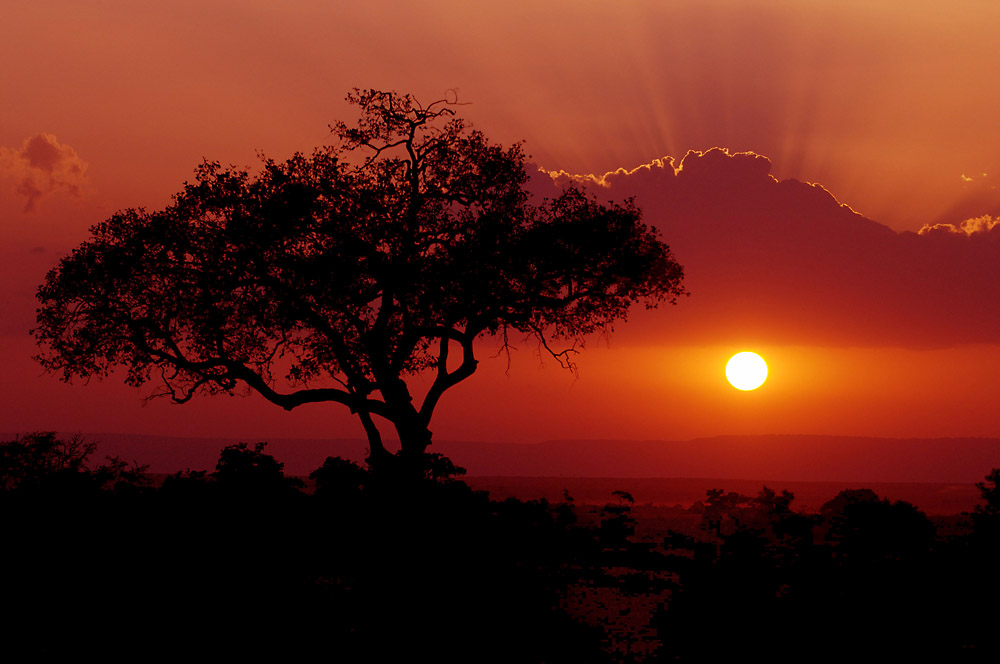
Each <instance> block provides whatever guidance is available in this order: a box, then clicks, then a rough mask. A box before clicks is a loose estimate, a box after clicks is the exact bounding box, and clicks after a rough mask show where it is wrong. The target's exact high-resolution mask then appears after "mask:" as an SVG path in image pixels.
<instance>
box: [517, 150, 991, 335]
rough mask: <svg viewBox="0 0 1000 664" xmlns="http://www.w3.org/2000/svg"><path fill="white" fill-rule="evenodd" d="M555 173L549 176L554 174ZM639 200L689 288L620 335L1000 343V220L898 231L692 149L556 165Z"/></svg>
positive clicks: (765, 162) (553, 183)
mask: <svg viewBox="0 0 1000 664" xmlns="http://www.w3.org/2000/svg"><path fill="white" fill-rule="evenodd" d="M543 173H545V172H544V171H543ZM546 174H547V175H548V176H549V177H548V178H545V177H540V178H538V182H537V183H536V184H535V185H534V186H535V189H536V190H537V193H541V194H543V195H552V192H554V191H556V190H557V188H559V187H563V186H566V185H567V184H569V183H571V182H573V183H576V184H577V185H578V186H584V187H587V188H589V189H591V190H592V191H593V192H594V194H595V195H597V196H599V197H601V198H605V199H610V200H622V199H625V198H629V197H634V199H635V201H636V203H637V204H638V205H639V207H640V208H641V209H642V210H643V213H644V218H645V221H646V222H647V223H649V224H652V225H654V226H656V227H657V228H659V229H660V231H661V232H662V235H663V238H664V240H665V241H666V242H667V243H668V244H669V245H670V246H671V249H672V250H673V251H674V253H675V254H676V256H677V258H678V260H679V261H680V262H681V264H682V265H684V268H685V273H686V275H687V276H686V279H687V286H688V289H689V290H690V292H691V297H690V298H687V299H685V300H683V301H682V302H681V303H680V304H679V305H678V306H677V307H667V308H665V309H660V310H657V311H656V312H654V313H652V314H646V313H645V312H635V313H634V315H633V320H632V321H631V322H630V323H629V324H628V325H624V326H621V329H620V330H619V331H618V332H617V334H616V336H617V337H618V338H619V339H626V340H635V341H638V342H668V343H669V342H671V341H673V342H680V343H686V342H692V343H706V342H709V343H744V342H745V343H788V344H796V345H810V344H818V345H835V346H895V347H946V346H953V345H957V344H965V343H996V342H1000V306H997V304H996V303H997V302H1000V241H997V239H998V238H1000V219H996V218H993V217H991V216H980V217H976V218H971V219H967V220H965V221H962V222H960V223H957V224H942V223H937V224H926V225H925V226H924V228H923V229H921V231H920V232H919V233H912V232H903V233H897V232H895V231H893V230H892V229H890V228H888V227H887V226H884V225H882V224H879V223H877V222H875V221H873V220H871V219H868V218H866V217H864V216H862V215H861V214H858V213H857V212H856V211H854V210H853V209H851V208H850V207H849V206H847V205H845V204H842V203H841V202H840V201H838V200H837V199H836V198H835V197H834V196H833V195H832V194H831V193H830V192H829V191H827V190H826V189H824V188H823V187H822V186H820V185H818V184H810V183H805V182H800V181H798V180H792V179H789V180H781V181H779V180H777V179H776V178H774V177H773V176H772V175H771V161H770V160H769V159H768V158H767V157H764V156H762V155H759V154H754V153H749V152H746V153H735V154H730V153H729V152H728V151H726V150H723V149H718V148H715V149H711V150H707V151H704V152H700V151H690V152H688V153H687V154H686V155H685V156H684V158H683V159H682V160H680V162H679V163H677V162H676V161H675V160H674V159H673V158H671V157H663V158H660V159H657V160H655V161H653V162H651V163H649V164H647V165H644V166H640V167H638V168H634V169H631V170H625V169H619V170H617V171H614V172H610V173H605V174H603V175H583V176H580V175H569V174H566V173H562V172H558V173H546Z"/></svg>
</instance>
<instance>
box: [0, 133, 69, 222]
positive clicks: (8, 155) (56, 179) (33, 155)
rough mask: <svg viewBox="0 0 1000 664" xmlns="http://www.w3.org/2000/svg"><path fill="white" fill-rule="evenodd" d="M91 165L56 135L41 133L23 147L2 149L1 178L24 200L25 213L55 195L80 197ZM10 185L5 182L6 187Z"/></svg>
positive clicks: (0, 156)
mask: <svg viewBox="0 0 1000 664" xmlns="http://www.w3.org/2000/svg"><path fill="white" fill-rule="evenodd" d="M86 172H87V164H86V163H85V162H84V161H83V160H82V159H81V158H80V156H79V155H78V154H77V153H76V150H74V149H73V148H71V147H70V146H68V145H65V144H63V143H60V142H59V140H58V139H57V138H56V137H55V136H53V135H52V134H46V133H42V134H37V135H35V136H32V137H31V138H28V139H26V140H25V141H24V144H23V145H22V146H21V147H20V148H8V147H0V178H2V179H3V180H7V181H9V182H10V183H12V186H13V190H14V191H15V192H16V193H17V194H18V195H19V196H21V197H23V198H24V211H25V212H32V211H34V210H35V209H36V208H37V206H38V203H39V201H40V200H41V199H42V198H43V197H45V196H48V195H49V194H52V193H54V192H64V193H68V194H70V195H72V196H80V195H81V193H82V192H83V188H84V186H85V185H86ZM6 184H7V183H5V185H6Z"/></svg>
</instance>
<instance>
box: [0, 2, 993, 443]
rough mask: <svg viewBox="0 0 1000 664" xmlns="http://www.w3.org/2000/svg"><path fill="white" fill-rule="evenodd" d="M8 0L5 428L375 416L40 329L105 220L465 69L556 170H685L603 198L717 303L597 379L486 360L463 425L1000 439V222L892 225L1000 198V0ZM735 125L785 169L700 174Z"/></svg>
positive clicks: (607, 364) (438, 430)
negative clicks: (58, 280)
mask: <svg viewBox="0 0 1000 664" xmlns="http://www.w3.org/2000/svg"><path fill="white" fill-rule="evenodd" d="M9 5H10V6H8V7H5V10H4V15H5V25H6V27H7V30H6V31H5V39H4V40H3V41H2V42H0V58H2V61H3V62H5V63H7V66H5V67H3V68H0V90H2V91H3V96H4V99H5V101H6V103H4V104H3V105H2V107H0V219H2V227H0V277H2V283H0V307H2V310H3V318H2V320H0V335H2V336H0V357H2V359H3V364H4V369H5V370H4V372H2V376H0V400H2V402H3V403H4V404H5V406H4V408H3V409H2V411H0V431H7V432H14V431H25V430H31V429H58V430H64V431H75V430H80V431H92V432H97V431H131V432H145V433H164V434H179V435H230V434H231V435H246V436H252V437H267V436H275V435H295V436H356V435H360V434H361V429H360V427H359V426H357V425H356V424H355V423H354V421H353V420H352V419H351V417H350V415H349V413H347V412H346V410H345V409H342V408H340V407H337V406H335V405H329V406H311V407H309V408H308V409H302V410H298V411H295V412H293V413H290V414H288V413H283V412H281V411H280V410H279V409H277V408H276V407H272V406H270V405H268V404H265V403H264V402H263V401H262V400H260V399H257V398H249V399H225V398H221V399H220V398H216V399H201V400H200V401H199V402H195V403H189V404H187V405H185V406H171V405H169V404H166V403H153V404H150V405H148V406H146V407H143V406H141V405H140V403H139V395H138V394H137V393H136V392H135V391H134V390H131V389H129V388H125V387H123V386H122V385H120V384H118V383H116V382H115V381H107V382H105V383H102V384H91V385H87V386H83V385H73V386H65V385H62V384H60V383H59V382H58V381H57V380H56V379H55V378H53V377H51V376H44V375H42V374H41V370H40V369H39V368H38V367H37V366H36V365H34V364H33V363H32V362H31V361H30V359H28V358H29V356H30V355H31V353H32V352H33V345H32V341H31V339H30V338H28V337H27V336H26V334H25V332H26V330H27V329H29V328H30V327H31V326H32V322H33V316H34V307H35V305H34V301H33V293H34V289H35V288H36V287H37V285H38V283H40V282H41V280H42V278H43V277H44V274H45V271H46V270H47V269H48V268H49V267H51V266H52V265H54V263H55V262H56V261H57V260H58V258H59V257H60V256H62V255H63V254H65V253H66V252H68V251H69V250H70V249H71V248H72V247H73V246H75V245H76V244H78V243H79V242H81V241H82V240H83V239H85V237H86V234H87V228H88V227H89V226H91V225H92V224H94V223H97V222H99V221H101V220H103V219H104V218H106V217H107V216H109V215H110V214H111V213H112V212H113V211H115V210H116V209H120V208H125V207H134V206H147V207H161V206H163V205H164V204H166V203H167V202H168V201H169V196H170V195H171V194H172V193H174V192H175V191H177V190H178V189H179V188H180V185H181V183H182V182H183V181H184V180H185V179H189V178H190V177H191V173H192V170H193V168H194V166H195V165H196V164H197V163H198V162H199V161H200V160H201V159H202V158H203V157H208V158H212V159H218V160H220V161H222V162H232V163H237V164H252V163H253V162H254V161H255V159H256V157H255V154H256V152H257V151H263V152H265V153H267V154H269V155H271V156H274V157H277V158H282V157H285V156H287V155H288V154H290V153H291V152H292V151H294V150H308V149H310V148H311V147H312V146H314V145H316V144H318V143H321V142H324V141H326V140H328V137H329V131H328V129H327V125H328V124H330V123H332V122H333V121H335V120H337V119H350V117H351V115H350V114H351V109H350V108H349V107H348V106H347V105H346V104H345V103H344V102H343V97H344V95H345V93H346V92H347V91H348V90H349V89H350V88H352V87H354V86H362V87H380V88H396V89H399V90H401V91H411V92H413V93H415V94H417V95H418V96H419V97H420V98H424V99H428V98H432V97H438V96H441V95H442V94H443V93H444V91H445V90H447V89H449V88H458V89H459V91H460V96H461V98H462V99H464V100H467V101H469V102H472V103H471V105H469V106H467V107H465V108H464V109H463V113H464V114H465V115H466V117H468V118H470V119H471V120H472V121H473V122H474V123H475V125H476V126H477V127H478V128H480V129H482V130H484V131H485V132H486V133H487V134H488V135H489V136H490V137H491V138H493V139H494V140H496V141H501V142H505V143H509V142H512V141H515V140H522V139H523V140H525V141H526V149H527V151H528V153H530V154H531V155H532V156H533V159H534V161H535V162H537V163H538V164H539V165H540V166H541V167H543V168H545V169H547V170H550V171H567V172H569V173H596V174H603V173H605V172H609V171H614V170H615V169H617V168H620V167H624V168H627V169H632V168H635V167H636V166H639V165H641V164H646V163H650V162H651V161H652V160H654V159H657V158H662V157H665V156H670V157H673V159H674V161H673V163H672V167H673V168H670V169H669V172H668V170H667V169H663V168H661V169H659V170H657V169H652V170H649V171H640V172H638V173H636V174H633V175H631V176H624V175H620V176H617V178H615V177H612V178H609V179H608V181H609V182H610V184H611V186H610V188H608V189H602V190H600V191H601V193H602V195H606V196H610V197H612V198H622V197H624V196H626V195H635V196H636V197H637V201H638V202H639V204H640V205H641V206H642V207H643V208H644V210H645V211H646V219H647V221H649V222H650V223H653V224H655V225H657V226H658V227H660V228H661V229H662V231H663V233H664V237H665V239H666V241H667V242H668V243H670V244H671V246H672V247H673V248H674V250H675V252H676V253H677V257H678V258H679V260H680V261H681V262H682V263H683V264H684V265H685V266H686V268H687V270H688V274H689V284H688V285H689V288H690V290H691V292H692V296H691V297H690V298H686V299H685V300H684V301H682V302H681V303H680V304H679V305H678V306H677V307H670V308H668V309H667V310H665V311H659V312H656V313H655V314H646V313H638V314H637V315H636V316H635V317H634V319H633V321H632V322H631V323H630V324H624V325H620V326H619V328H618V330H617V331H616V333H615V334H614V335H613V336H612V338H611V342H610V348H609V347H608V346H607V344H604V343H599V342H598V341H597V340H595V341H594V343H592V344H591V347H590V348H588V349H587V351H586V353H585V354H584V355H582V356H581V357H580V360H579V364H580V374H579V376H578V377H573V376H572V375H569V374H567V373H565V372H562V371H561V370H559V369H558V368H557V367H555V366H554V365H552V364H551V363H550V364H548V365H547V366H546V367H545V368H543V369H540V368H539V360H538V357H537V354H536V353H535V350H534V348H533V347H532V346H531V345H530V344H526V345H524V346H522V347H521V348H520V350H519V351H518V353H517V354H516V356H515V361H514V364H513V366H512V370H511V372H510V375H509V377H508V376H506V375H505V374H504V368H505V362H503V361H501V360H495V361H485V362H484V363H483V366H482V368H481V370H480V372H479V373H478V374H477V375H476V376H474V377H473V378H472V379H471V380H469V381H467V382H466V383H464V384H462V385H461V386H459V387H458V388H456V389H454V390H452V391H451V392H450V393H449V395H447V396H446V397H445V400H444V401H443V402H442V405H441V408H440V409H439V412H438V414H437V415H436V419H435V422H434V423H433V424H432V429H433V430H434V432H435V435H436V436H437V437H439V438H449V439H462V438H465V439H475V440H510V441H533V440H542V439H546V438H573V437H588V438H621V437H625V438H667V439H669V438H687V437H692V436H699V435H715V434H723V433H824V434H826V433H830V434H838V433H844V434H858V435H886V436H892V435H900V436H904V435H905V436H920V435H927V436H939V435H983V436H1000V409H997V408H995V405H994V402H995V395H996V391H995V389H994V387H993V385H992V383H993V381H994V379H995V377H994V374H995V371H994V370H993V368H995V367H998V366H1000V346H997V345H995V344H994V342H996V341H1000V311H995V309H996V310H1000V307H995V306H994V304H993V303H995V302H997V301H1000V298H998V296H1000V276H998V275H997V273H996V270H995V269H994V267H993V266H994V265H1000V243H998V242H997V241H996V240H995V238H994V236H993V234H990V233H981V234H978V235H976V236H975V237H973V238H964V237H963V238H958V237H957V236H956V235H954V234H952V235H950V236H949V235H947V234H944V235H942V232H939V233H938V234H937V235H935V234H930V235H922V236H917V235H913V234H908V235H897V234H894V233H892V232H890V231H889V230H888V229H891V231H894V232H896V233H898V232H901V231H914V232H915V231H917V230H919V229H921V228H922V227H924V226H925V225H929V224H956V225H957V224H959V223H960V222H962V221H963V220H965V219H968V218H973V217H981V216H983V215H991V218H992V217H996V216H998V215H1000V192H998V190H997V189H996V188H995V184H994V182H995V180H996V179H998V178H1000V151H998V150H997V149H996V148H997V146H998V145H1000V125H998V124H997V123H996V120H995V109H996V108H997V107H998V102H1000V88H998V86H997V85H996V73H997V72H998V71H1000V51H998V50H997V48H996V34H997V32H998V29H1000V5H997V4H996V3H994V2H988V1H985V0H982V1H969V0H960V1H957V2H953V3H940V2H923V1H919V2H914V1H908V2H880V3H870V2H859V1H853V0H852V1H848V2H840V3H820V2H805V1H801V0H794V1H793V0H787V1H782V0H770V1H766V2H765V1H748V0H732V1H716V2H705V1H690V2H685V1H681V2H663V1H662V0H648V1H646V0H636V1H633V0H624V1H622V2H616V3H607V2H603V3H597V2H587V1H577V2H561V1H553V2H547V3H533V2H520V1H514V2H507V3H492V4H491V5H490V6H488V7H487V6H484V5H483V4H482V3H469V2H457V1H456V2H450V1H449V2H445V1H438V2H427V3H399V2H364V3H361V2H351V3H329V2H320V1H315V2H292V3H287V4H286V5H278V4H275V3H271V2H263V1H252V2H246V1H244V2H186V1H179V2H172V3H165V4H163V5H162V6H158V7H152V6H149V5H147V3H132V2H113V1H112V2H99V3H76V2H48V3H22V2H15V3H9ZM345 5H351V6H345ZM715 146H720V147H724V148H727V149H728V150H729V152H730V153H731V154H732V155H735V154H736V153H738V152H743V151H752V152H754V153H757V154H758V155H764V156H765V157H766V158H767V162H766V163H765V162H764V161H760V160H756V161H755V160H754V159H752V158H738V157H733V156H729V155H723V154H722V153H712V154H713V155H715V156H712V157H704V156H702V158H701V159H698V158H697V157H692V158H691V160H690V161H689V162H687V165H688V169H687V171H686V174H684V171H683V170H682V174H683V176H682V175H676V174H675V173H674V169H675V168H679V167H680V166H681V159H682V158H684V156H685V154H686V153H687V152H688V151H689V150H708V149H709V148H712V147H715ZM753 164H757V165H756V166H754V165H753ZM741 169H742V170H741ZM755 169H756V170H755ZM768 173H770V175H773V176H774V177H776V178H778V179H779V180H783V179H786V178H795V179H797V180H800V181H802V182H815V183H820V184H821V185H822V187H823V189H825V192H829V193H830V194H831V195H832V197H835V199H836V200H835V201H834V199H833V198H831V197H830V195H827V194H826V193H825V192H824V191H823V189H819V188H807V187H804V185H803V186H781V187H779V186H778V185H777V182H776V181H774V180H773V179H772V178H771V177H770V175H768ZM537 186H539V187H542V188H544V187H545V186H547V183H546V182H545V181H544V179H543V180H542V181H541V183H540V184H537ZM720 192H724V193H720ZM838 202H839V203H844V204H847V205H849V206H850V207H851V208H852V209H853V210H855V211H857V212H858V213H860V214H861V215H864V218H865V219H861V217H857V216H856V215H853V214H852V213H851V212H850V210H847V209H846V208H841V207H839V206H838V205H837V203H838ZM876 222H877V223H876ZM878 224H882V225H884V226H879V225H878ZM885 227H888V229H886V228H885ZM745 348H752V349H756V350H759V352H761V354H763V355H764V356H765V358H766V359H767V360H768V362H769V363H770V365H771V375H770V378H769V380H768V382H767V383H766V384H765V387H764V388H762V389H761V390H759V391H757V392H754V393H742V392H737V391H735V390H733V389H732V388H730V387H728V386H727V385H726V384H725V378H724V376H723V372H722V369H723V367H724V365H725V360H726V359H727V357H728V354H731V353H732V352H735V351H736V350H743V349H745ZM489 354H490V353H489V352H488V348H485V347H484V355H489Z"/></svg>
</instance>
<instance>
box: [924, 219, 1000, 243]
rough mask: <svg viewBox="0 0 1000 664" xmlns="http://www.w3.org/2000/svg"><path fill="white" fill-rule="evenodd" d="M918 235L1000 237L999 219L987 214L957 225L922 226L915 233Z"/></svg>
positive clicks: (977, 237)
mask: <svg viewBox="0 0 1000 664" xmlns="http://www.w3.org/2000/svg"><path fill="white" fill-rule="evenodd" d="M917 234H918V235H931V234H938V235H945V236H948V235H953V236H958V237H967V238H976V239H979V238H985V237H994V236H1000V218H994V217H992V216H990V215H988V214H984V215H982V216H980V217H973V218H972V219H966V220H965V221H962V222H960V223H958V224H924V226H923V227H922V228H921V229H920V230H919V231H917Z"/></svg>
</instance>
